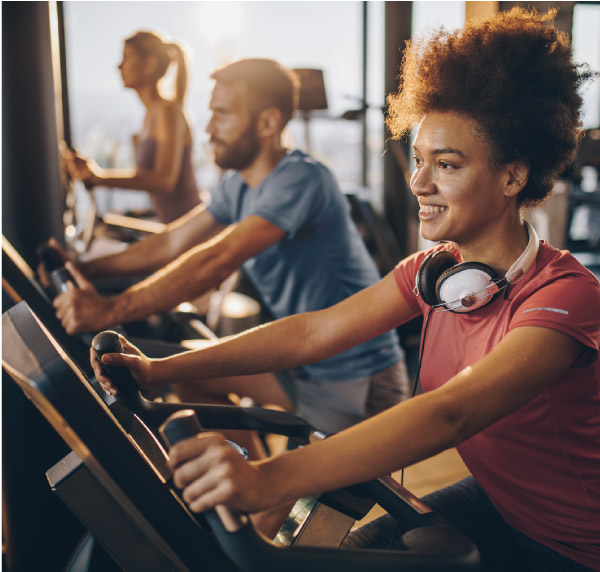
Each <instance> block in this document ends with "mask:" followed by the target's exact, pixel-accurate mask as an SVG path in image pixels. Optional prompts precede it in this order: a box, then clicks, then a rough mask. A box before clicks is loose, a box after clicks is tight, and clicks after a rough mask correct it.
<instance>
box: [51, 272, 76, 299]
mask: <svg viewBox="0 0 600 572" xmlns="http://www.w3.org/2000/svg"><path fill="white" fill-rule="evenodd" d="M50 281H51V282H52V286H53V287H54V290H56V293H57V294H60V293H61V292H66V291H67V290H68V289H69V286H68V284H69V282H70V283H71V284H73V285H75V284H76V282H75V280H74V279H73V276H71V273H70V272H69V271H68V270H67V269H66V268H64V267H63V268H57V269H56V270H53V271H52V272H51V273H50Z"/></svg>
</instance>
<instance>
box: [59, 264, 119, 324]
mask: <svg viewBox="0 0 600 572" xmlns="http://www.w3.org/2000/svg"><path fill="white" fill-rule="evenodd" d="M65 268H67V270H68V271H69V272H70V273H71V275H72V276H73V278H74V280H75V282H77V288H71V289H69V290H68V291H67V292H62V293H61V294H59V295H58V296H57V297H56V298H55V299H54V301H53V305H54V307H55V308H56V315H57V317H58V319H59V320H60V321H61V323H62V325H63V326H64V328H65V330H67V332H68V333H69V334H79V333H82V332H96V331H98V330H102V329H105V328H108V327H110V326H112V325H113V319H112V315H111V311H112V303H111V301H110V299H109V298H105V297H103V296H100V294H98V292H97V291H96V289H95V288H94V286H93V284H92V283H91V282H89V281H88V280H87V279H86V278H85V277H84V276H83V274H82V273H81V271H80V270H79V269H78V268H77V267H76V266H75V265H74V264H73V263H72V262H67V263H66V264H65Z"/></svg>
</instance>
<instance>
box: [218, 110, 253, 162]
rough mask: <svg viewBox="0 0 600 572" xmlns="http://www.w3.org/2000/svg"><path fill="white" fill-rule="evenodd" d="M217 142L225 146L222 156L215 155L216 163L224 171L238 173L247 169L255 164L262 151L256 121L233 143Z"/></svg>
mask: <svg viewBox="0 0 600 572" xmlns="http://www.w3.org/2000/svg"><path fill="white" fill-rule="evenodd" d="M217 141H218V142H219V143H221V144H222V145H225V148H224V149H223V152H222V153H221V155H219V156H217V155H216V153H215V163H216V164H217V165H218V166H219V167H221V168H222V169H236V170H237V171H241V170H243V169H246V168H247V167H249V166H250V165H251V164H252V163H253V162H254V159H256V157H257V155H258V152H259V151H260V143H259V141H258V137H257V136H256V130H255V125H254V121H252V122H251V123H250V125H248V127H247V128H246V130H245V131H244V132H243V133H242V134H241V135H240V136H239V137H238V138H237V139H236V140H235V141H233V142H232V143H224V142H223V141H220V140H217Z"/></svg>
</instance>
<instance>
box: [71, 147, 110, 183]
mask: <svg viewBox="0 0 600 572" xmlns="http://www.w3.org/2000/svg"><path fill="white" fill-rule="evenodd" d="M65 165H66V167H67V171H68V172H69V175H71V177H72V178H73V179H77V180H81V181H85V182H86V183H90V184H92V185H97V184H100V183H101V182H102V177H101V175H100V167H99V166H98V164H97V163H96V162H95V161H94V160H93V159H84V158H83V157H81V156H79V155H78V154H77V152H76V151H73V152H72V153H70V154H69V155H68V156H67V157H66V158H65Z"/></svg>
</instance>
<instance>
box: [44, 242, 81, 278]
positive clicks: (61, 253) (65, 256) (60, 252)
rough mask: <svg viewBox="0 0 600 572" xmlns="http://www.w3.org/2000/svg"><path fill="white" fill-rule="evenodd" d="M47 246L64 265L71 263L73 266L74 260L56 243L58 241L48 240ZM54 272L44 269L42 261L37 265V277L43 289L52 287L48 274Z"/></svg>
mask: <svg viewBox="0 0 600 572" xmlns="http://www.w3.org/2000/svg"><path fill="white" fill-rule="evenodd" d="M48 246H49V247H51V248H53V249H54V250H55V251H56V253H57V254H58V256H59V258H61V259H62V260H63V262H64V263H65V264H66V262H67V261H69V260H70V261H71V262H72V263H73V264H75V261H74V258H73V256H72V255H71V254H70V253H68V252H67V251H66V250H65V249H64V248H63V247H62V246H61V245H60V243H59V242H58V240H56V239H55V238H54V237H52V238H50V239H49V240H48ZM52 270H54V269H53V268H52V269H48V268H46V266H45V265H44V263H43V262H42V261H40V263H39V264H38V267H37V275H38V277H39V279H40V283H41V284H42V286H44V288H48V287H49V286H51V285H52V280H51V279H50V272H51V271H52Z"/></svg>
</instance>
